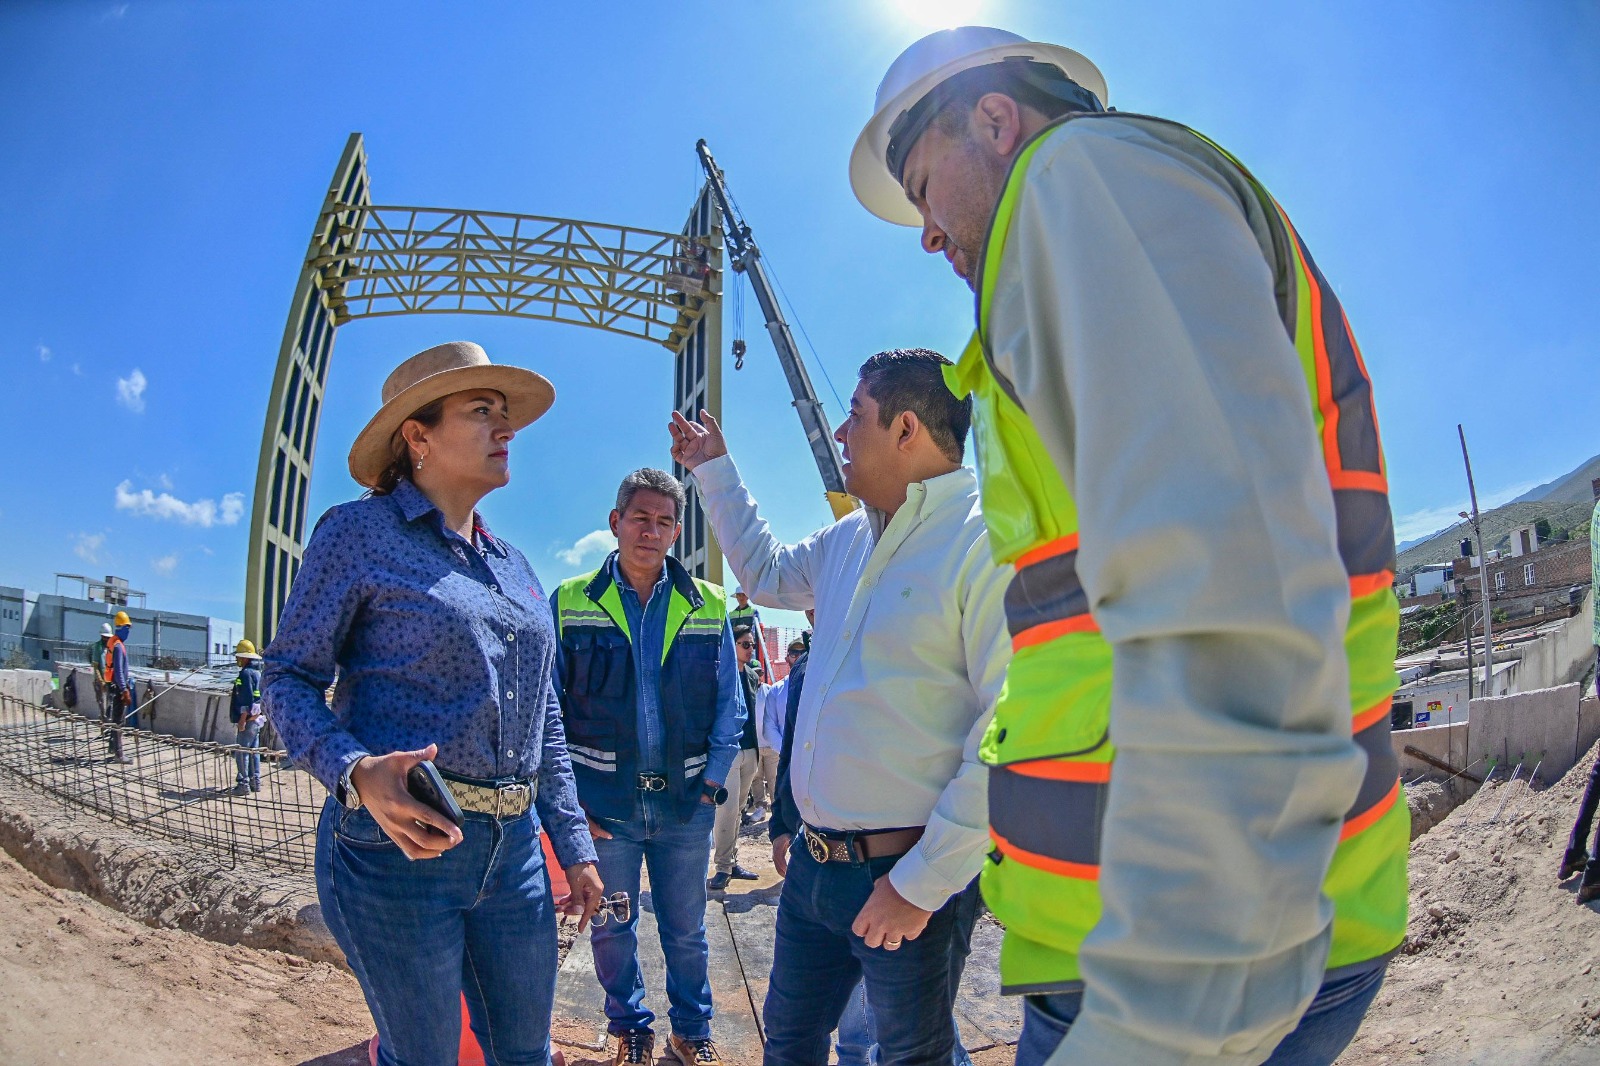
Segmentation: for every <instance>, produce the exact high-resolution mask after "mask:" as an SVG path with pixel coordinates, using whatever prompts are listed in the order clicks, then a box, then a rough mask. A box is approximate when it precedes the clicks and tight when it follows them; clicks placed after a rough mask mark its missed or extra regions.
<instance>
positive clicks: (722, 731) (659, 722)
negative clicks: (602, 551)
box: [550, 556, 746, 785]
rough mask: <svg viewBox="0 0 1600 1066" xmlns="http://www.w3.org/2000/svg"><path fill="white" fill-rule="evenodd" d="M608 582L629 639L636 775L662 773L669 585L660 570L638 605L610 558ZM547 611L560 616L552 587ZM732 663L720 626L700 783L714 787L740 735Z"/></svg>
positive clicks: (561, 684)
mask: <svg viewBox="0 0 1600 1066" xmlns="http://www.w3.org/2000/svg"><path fill="white" fill-rule="evenodd" d="M608 565H609V566H610V567H611V580H612V581H613V582H615V583H616V586H617V592H618V595H619V596H620V597H621V599H622V613H623V616H624V617H626V618H627V620H628V632H629V633H630V634H631V635H632V652H633V673H634V677H636V678H637V679H638V685H637V686H636V692H637V693H638V701H639V703H638V715H639V718H638V723H639V726H638V728H639V770H640V772H641V773H653V774H659V773H665V772H666V767H667V758H666V730H667V727H666V722H665V721H664V720H663V718H662V716H661V660H662V647H661V643H662V641H663V640H665V639H666V632H667V603H668V601H669V600H670V598H671V593H672V586H671V581H670V579H669V578H668V576H667V568H666V565H665V564H663V565H662V567H661V576H660V577H659V578H657V579H656V584H655V587H654V588H653V589H651V590H650V600H649V602H648V603H643V604H641V603H640V602H639V594H638V593H637V592H635V591H634V588H633V586H632V585H630V584H629V583H628V580H627V578H625V577H623V575H622V568H621V566H620V564H618V562H617V560H616V558H615V556H613V557H612V559H611V560H610V562H609V564H608ZM550 610H551V613H552V614H553V616H554V617H556V618H559V617H561V592H560V589H559V588H558V589H557V590H556V592H555V593H554V594H553V595H552V596H551V597H550ZM561 660H562V656H559V655H558V656H556V685H557V689H558V691H559V692H560V693H561V695H562V698H563V700H564V699H565V694H566V688H565V684H566V679H565V678H564V677H562V676H561V671H562V662H561ZM738 661H739V660H738V658H737V656H736V654H735V652H734V648H733V624H732V622H731V621H730V622H726V623H724V624H723V627H722V655H721V659H720V662H719V664H718V667H717V716H716V718H715V719H714V720H713V721H712V724H711V737H710V742H711V747H710V751H709V753H708V754H707V756H706V772H705V780H707V781H710V782H715V783H716V784H718V785H720V784H722V783H723V782H724V781H726V780H727V779H728V771H729V770H730V769H732V767H733V760H734V759H735V758H736V757H737V756H738V754H739V740H740V738H741V737H742V736H743V735H744V722H745V713H746V712H745V706H744V691H743V689H742V688H741V683H740V680H739V669H738Z"/></svg>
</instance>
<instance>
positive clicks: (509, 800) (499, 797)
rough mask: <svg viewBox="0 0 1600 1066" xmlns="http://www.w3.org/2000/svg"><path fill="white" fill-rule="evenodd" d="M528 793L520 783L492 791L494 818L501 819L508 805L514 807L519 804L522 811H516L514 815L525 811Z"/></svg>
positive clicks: (526, 787)
mask: <svg viewBox="0 0 1600 1066" xmlns="http://www.w3.org/2000/svg"><path fill="white" fill-rule="evenodd" d="M530 791H531V789H530V788H529V787H528V786H527V785H525V784H523V783H522V782H521V781H516V782H513V783H511V784H509V785H501V786H500V787H498V788H496V789H495V790H494V816H495V817H496V818H499V817H502V815H503V814H504V811H505V809H506V806H507V805H508V804H509V805H511V806H512V807H515V806H516V805H517V804H518V803H520V804H521V807H522V810H519V811H517V812H516V813H518V814H521V813H522V812H523V811H526V810H527V809H528V803H527V799H528V793H529V792H530ZM513 797H514V798H513Z"/></svg>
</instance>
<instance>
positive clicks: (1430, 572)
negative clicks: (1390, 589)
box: [1394, 563, 1456, 607]
mask: <svg viewBox="0 0 1600 1066" xmlns="http://www.w3.org/2000/svg"><path fill="white" fill-rule="evenodd" d="M1394 591H1395V595H1397V596H1399V597H1400V602H1401V605H1402V606H1406V607H1409V606H1411V604H1412V603H1414V602H1424V603H1438V602H1440V600H1442V599H1443V598H1444V597H1446V596H1454V595H1455V594H1456V585H1455V566H1454V564H1453V563H1429V564H1428V565H1426V566H1423V567H1421V568H1419V569H1417V570H1415V571H1413V572H1412V574H1411V576H1410V577H1408V578H1406V579H1405V580H1404V581H1397V582H1395V586H1394ZM1423 597H1431V598H1429V599H1423Z"/></svg>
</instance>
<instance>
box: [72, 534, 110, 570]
mask: <svg viewBox="0 0 1600 1066" xmlns="http://www.w3.org/2000/svg"><path fill="white" fill-rule="evenodd" d="M105 542H106V535H105V534H104V533H79V534H78V543H77V544H75V545H74V546H73V548H72V553H73V554H74V555H76V556H77V557H78V558H80V559H82V560H83V561H84V562H86V563H98V562H99V561H100V549H101V547H103V546H104V545H105Z"/></svg>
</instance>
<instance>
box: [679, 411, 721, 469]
mask: <svg viewBox="0 0 1600 1066" xmlns="http://www.w3.org/2000/svg"><path fill="white" fill-rule="evenodd" d="M667 430H668V432H670V433H671V434H672V459H673V461H674V462H676V463H677V464H678V465H679V466H682V467H683V468H684V469H685V470H693V469H694V468H695V467H697V466H699V465H700V464H701V463H704V462H708V461H709V460H712V459H716V458H718V457H720V456H724V455H727V454H728V442H727V441H725V440H723V439H722V427H721V426H719V425H718V424H717V420H716V418H715V417H713V416H712V414H711V412H710V411H707V410H705V409H704V408H702V409H701V410H700V421H699V422H692V421H690V420H689V419H687V418H685V417H683V415H681V414H679V413H678V412H677V411H674V412H672V422H671V423H670V424H669V425H668V426H667Z"/></svg>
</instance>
